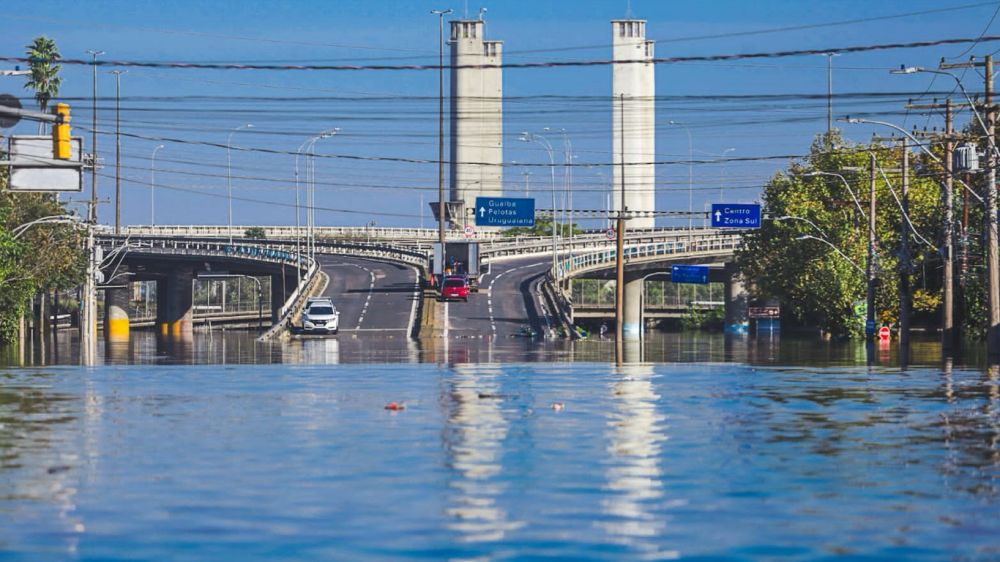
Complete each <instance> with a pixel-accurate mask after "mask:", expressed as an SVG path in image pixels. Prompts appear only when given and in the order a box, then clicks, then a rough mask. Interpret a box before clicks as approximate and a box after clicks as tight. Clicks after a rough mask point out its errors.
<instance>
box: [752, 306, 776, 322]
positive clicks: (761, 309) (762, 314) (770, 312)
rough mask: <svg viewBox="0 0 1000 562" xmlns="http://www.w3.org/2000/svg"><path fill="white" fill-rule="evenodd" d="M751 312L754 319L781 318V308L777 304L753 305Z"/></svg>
mask: <svg viewBox="0 0 1000 562" xmlns="http://www.w3.org/2000/svg"><path fill="white" fill-rule="evenodd" d="M748 312H749V316H750V318H754V319H761V318H766V319H777V318H781V308H779V307H777V306H751V307H750V310H749V311H748Z"/></svg>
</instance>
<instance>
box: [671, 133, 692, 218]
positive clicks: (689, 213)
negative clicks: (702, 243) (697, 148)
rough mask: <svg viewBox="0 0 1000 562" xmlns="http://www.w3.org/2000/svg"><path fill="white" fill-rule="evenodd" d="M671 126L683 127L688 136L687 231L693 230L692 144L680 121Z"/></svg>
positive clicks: (689, 135)
mask: <svg viewBox="0 0 1000 562" xmlns="http://www.w3.org/2000/svg"><path fill="white" fill-rule="evenodd" d="M669 123H670V124H671V125H677V126H679V127H684V131H685V132H687V136H688V230H691V229H692V228H694V217H693V216H692V215H693V213H694V167H693V166H694V163H693V162H692V161H693V160H694V142H692V140H691V129H689V128H688V126H687V125H685V124H684V123H681V122H680V121H669Z"/></svg>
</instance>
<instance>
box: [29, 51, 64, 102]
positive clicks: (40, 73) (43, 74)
mask: <svg viewBox="0 0 1000 562" xmlns="http://www.w3.org/2000/svg"><path fill="white" fill-rule="evenodd" d="M27 49H28V51H27V54H28V58H30V59H31V62H30V66H31V77H30V78H29V79H28V81H27V82H26V83H25V84H24V87H25V89H28V90H34V91H35V101H36V102H38V107H39V108H40V109H41V111H42V113H45V110H46V109H47V108H48V106H49V101H50V100H51V99H52V98H54V97H55V96H58V95H59V86H60V85H62V78H60V77H59V71H60V70H62V65H60V64H56V61H58V60H59V49H58V48H57V47H56V42H55V41H53V40H52V39H49V38H48V37H45V36H44V35H42V36H39V37H35V39H34V41H32V42H31V44H30V45H28V46H27Z"/></svg>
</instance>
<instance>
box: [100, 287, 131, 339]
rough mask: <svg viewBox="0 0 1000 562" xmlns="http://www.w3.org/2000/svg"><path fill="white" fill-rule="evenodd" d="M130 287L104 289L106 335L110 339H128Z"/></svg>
mask: <svg viewBox="0 0 1000 562" xmlns="http://www.w3.org/2000/svg"><path fill="white" fill-rule="evenodd" d="M128 304H129V288H128V286H125V287H121V288H112V289H105V290H104V337H105V338H107V339H108V340H110V341H128V336H129V316H128Z"/></svg>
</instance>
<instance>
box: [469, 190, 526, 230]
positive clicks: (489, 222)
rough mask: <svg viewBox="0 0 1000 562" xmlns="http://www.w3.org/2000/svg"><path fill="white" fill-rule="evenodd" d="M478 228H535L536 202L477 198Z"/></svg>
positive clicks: (524, 199)
mask: <svg viewBox="0 0 1000 562" xmlns="http://www.w3.org/2000/svg"><path fill="white" fill-rule="evenodd" d="M476 226H535V200H534V199H529V198H516V197H476Z"/></svg>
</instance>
